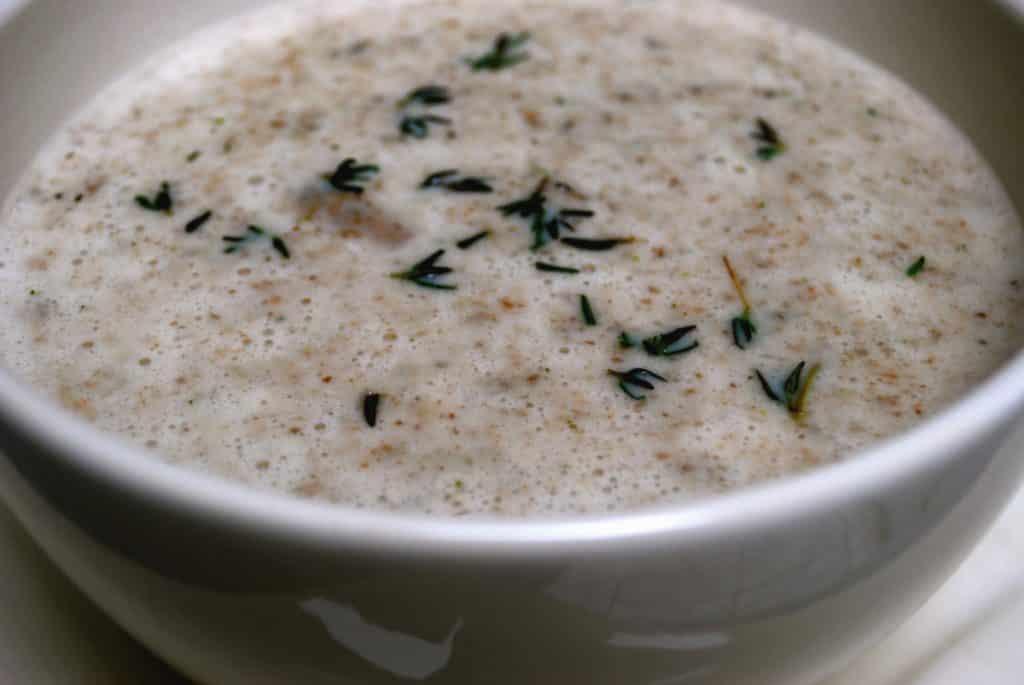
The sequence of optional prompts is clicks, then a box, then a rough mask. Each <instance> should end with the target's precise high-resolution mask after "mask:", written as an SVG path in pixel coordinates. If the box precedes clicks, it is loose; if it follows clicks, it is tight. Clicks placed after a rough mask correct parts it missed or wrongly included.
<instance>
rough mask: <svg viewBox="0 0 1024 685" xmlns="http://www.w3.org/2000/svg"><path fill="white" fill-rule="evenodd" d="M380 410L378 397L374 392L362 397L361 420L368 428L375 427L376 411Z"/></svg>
mask: <svg viewBox="0 0 1024 685" xmlns="http://www.w3.org/2000/svg"><path fill="white" fill-rule="evenodd" d="M379 408H380V395H379V394H377V393H375V392H370V393H367V394H366V395H364V396H363V419H364V420H365V421H366V425H367V426H369V427H370V428H376V427H377V410H378V409H379Z"/></svg>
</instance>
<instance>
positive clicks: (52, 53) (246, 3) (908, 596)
mask: <svg viewBox="0 0 1024 685" xmlns="http://www.w3.org/2000/svg"><path fill="white" fill-rule="evenodd" d="M346 1H347V2H349V4H351V5H352V6H353V7H355V6H356V5H358V4H360V3H361V2H366V1H367V0H338V2H339V3H340V2H346ZM680 1H683V0H680ZM257 4H261V3H257V2H252V1H250V0H179V1H178V2H174V3H167V2H159V1H158V0H77V1H76V2H74V3H68V2H65V0H35V1H34V2H28V3H25V2H21V3H19V4H17V5H16V8H15V9H13V10H8V11H7V12H6V13H5V14H2V15H0V112H2V113H3V116H2V117H0V146H2V149H3V151H4V152H3V155H2V156H0V197H3V196H6V195H7V194H9V193H10V191H11V189H12V187H13V185H14V184H15V182H16V181H17V179H18V178H19V176H20V174H21V173H23V172H24V170H25V169H26V168H27V166H28V165H29V164H30V162H31V160H32V158H33V155H34V152H35V151H36V150H37V149H38V148H39V147H40V146H41V145H42V144H43V143H44V142H45V141H46V140H47V138H48V136H49V135H50V134H51V133H52V132H53V131H54V130H55V129H56V128H57V127H58V126H59V125H60V124H61V122H62V121H64V120H65V119H66V118H67V117H68V116H70V115H71V114H72V113H73V112H75V111H76V110H77V109H78V108H79V107H81V106H82V105H83V104H84V103H85V102H87V100H88V99H89V98H90V96H92V95H94V94H95V93H96V92H97V91H98V90H100V88H101V87H102V86H103V85H104V84H106V83H108V82H110V81H111V80H113V79H114V78H115V77H116V76H118V75H119V74H121V73H122V72H123V71H124V70H125V69H126V68H128V67H130V66H132V65H134V64H136V63H137V62H139V61H140V60H142V59H143V58H145V57H146V56H148V55H150V54H152V53H153V52H154V51H156V50H158V49H161V48H163V47H164V46H166V45H168V44H170V43H172V42H173V41H175V40H177V39H180V38H182V37H184V36H185V35H187V34H188V33H189V32H191V31H192V30H194V29H196V28H198V27H201V26H203V25H206V24H208V23H210V22H213V21H217V20H220V19H223V18H225V17H228V16H231V15H232V14H235V13H238V12H241V11H244V10H247V9H250V8H252V7H253V6H254V5H257ZM746 4H750V5H753V6H755V7H757V8H760V9H762V10H765V11H767V12H769V13H772V14H775V15H777V16H780V17H782V18H784V19H788V20H790V21H792V22H794V23H797V24H802V25H804V26H807V27H809V28H811V29H813V30H816V31H818V32H820V33H822V34H825V35H828V36H830V37H832V38H833V39H835V40H837V41H838V42H840V43H843V44H845V45H847V46H849V47H851V48H853V49H854V50H856V51H858V52H860V53H862V54H865V55H867V56H868V57H870V58H871V59H873V60H874V61H876V62H877V63H880V64H882V65H883V66H885V67H887V68H889V69H890V70H891V71H893V72H895V73H897V74H898V75H900V76H901V77H903V78H904V79H905V80H907V81H909V82H910V83H911V84H912V85H914V86H915V87H917V88H918V89H919V90H920V91H922V92H923V93H924V94H925V95H927V96H928V97H930V98H931V99H932V100H934V101H935V102H936V103H937V104H938V105H939V106H940V108H941V109H943V110H944V111H945V112H946V113H947V114H948V115H949V116H950V117H951V118H952V119H953V120H954V121H955V122H956V123H957V124H958V125H959V126H960V127H961V128H962V129H963V130H965V131H966V132H967V133H968V135H969V136H970V137H971V138H972V139H973V140H974V142H975V143H976V145H978V147H979V148H980V149H981V151H982V152H983V154H984V155H985V156H986V157H987V158H988V160H989V161H990V163H991V164H992V165H993V166H994V167H995V169H996V171H997V172H998V174H999V175H1000V177H1001V178H1002V180H1003V182H1004V183H1005V184H1006V186H1007V189H1008V190H1009V192H1010V194H1011V196H1012V197H1013V198H1014V200H1015V201H1016V202H1017V203H1018V206H1019V204H1020V202H1021V201H1024V154H1022V152H1024V149H1022V143H1020V142H1019V141H1020V140H1021V139H1022V138H1024V119H1021V117H1020V112H1021V111H1024V89H1022V88H1020V83H1019V74H1020V73H1022V72H1024V25H1022V23H1021V17H1020V15H1019V14H1018V13H1017V12H1015V11H1014V10H1013V9H1011V8H1010V7H1009V6H1008V5H1006V4H1004V3H1001V2H998V1H996V0H978V1H976V2H970V3H965V2H962V1H961V0H903V1H902V2H899V3H892V2H890V1H889V0H859V1H858V2H856V3H853V2H848V0H750V1H749V2H748V3H746ZM1022 412H1024V359H1020V358H1018V359H1016V360H1014V361H1013V362H1011V363H1010V364H1008V365H1007V366H1006V367H1005V368H1004V369H1002V370H1001V371H1000V372H999V373H998V374H997V375H995V376H994V377H992V378H991V379H990V380H988V381H987V382H986V383H984V384H983V385H981V386H979V387H978V388H976V389H975V390H974V391H973V392H971V393H970V394H969V395H968V396H966V397H964V398H963V399H962V400H961V401H960V402H959V403H958V404H956V405H955V406H953V407H951V408H949V409H948V410H946V411H944V412H943V413H941V414H940V415H938V416H935V417H933V418H931V419H929V420H928V421H927V422H925V423H924V424H923V425H921V426H920V427H918V428H916V429H915V430H913V431H911V432H908V433H906V434H903V435H900V436H897V437H895V438H893V439H890V440H888V441H885V442H883V443H881V444H879V445H877V446H875V447H873V448H871V449H869V450H866V451H865V452H864V453H862V454H860V455H857V456H856V457H853V458H851V459H849V460H848V461H846V462H844V463H842V464H839V465H835V466H830V467H826V468H822V469H819V470H817V471H815V472H812V473H809V474H806V475H800V476H794V477H790V478H787V479H784V480H780V481H778V482H775V483H770V484H765V485H762V486H758V487H755V488H751V489H749V490H744V491H739V492H735V493H732V494H728V495H724V496H721V497H718V498H715V499H711V500H708V501H701V502H697V503H694V504H692V505H690V506H684V507H674V508H661V509H655V510H649V511H642V512H636V513H629V514H621V515H616V516H602V517H587V518H576V519H562V520H522V521H482V520H450V519H430V518H426V517H414V516H408V515H398V514H389V513H375V512H365V511H356V510H352V509H347V508H344V507H331V506H327V505H321V504H315V503H310V502H304V501H298V500H294V499H288V498H285V497H283V496H277V495H272V494H265V493H260V492H256V491H250V490H247V489H245V488H244V487H242V486H239V485H235V484H232V483H227V482H222V481H219V480H215V479H213V478H209V477H205V476H202V475H197V474H194V473H191V472H188V471H185V470H183V469H177V468H174V467H172V466H168V465H166V464H164V463H162V462H160V461H158V460H156V459H151V458H148V457H146V456H143V455H141V454H140V453H139V451H138V450H136V449H134V448H132V447H130V446H127V445H125V444H123V443H121V442H119V441H117V440H115V439H114V438H111V437H110V436H106V435H103V434H101V433H99V432H98V431H96V430H94V429H93V428H91V427H89V426H88V425H85V424H84V423H83V422H81V421H79V420H78V419H76V418H74V417H72V416H70V415H68V414H66V413H65V412H63V411H62V410H60V409H58V408H56V407H55V406H54V405H53V404H51V403H49V402H47V401H45V400H43V399H41V398H40V397H38V396H36V395H35V394H34V393H33V392H32V391H31V390H30V389H29V388H26V387H23V386H21V385H19V384H18V382H17V381H15V380H14V379H13V378H12V377H11V376H9V375H8V374H7V373H4V372H0V452H2V455H3V456H2V457H0V495H2V498H3V500H4V502H5V503H6V504H7V505H8V506H9V507H10V508H11V510H12V511H13V512H14V513H15V515H16V516H17V518H18V519H19V520H20V521H21V522H22V524H23V525H24V526H25V528H26V529H27V530H28V531H29V532H30V533H31V535H32V536H33V537H34V538H35V540H36V541H37V542H38V543H39V544H40V546H41V547H42V548H43V549H44V550H45V551H46V553H47V554H48V555H49V556H50V557H51V558H52V559H53V560H54V561H55V562H56V563H57V565H58V566H60V568H61V569H63V571H64V572H65V573H66V574H67V575H68V576H69V577H70V578H71V579H72V580H73V581H74V582H75V583H76V584H77V585H78V586H79V587H80V588H81V589H82V590H83V591H85V593H86V594H88V595H89V596H90V597H91V598H92V599H93V600H94V601H95V602H96V603H97V604H98V605H99V606H100V607H102V608H103V610H104V611H106V612H107V613H108V614H109V615H110V616H111V617H113V618H114V620H116V621H117V622H118V623H119V624H120V625H122V626H123V627H124V628H125V629H126V630H127V631H128V632H129V633H131V634H132V635H133V636H135V637H136V638H137V639H139V640H140V641H141V642H143V643H144V644H146V645H147V646H149V647H150V648H151V649H152V650H153V651H154V652H156V653H157V654H158V655H160V656H161V657H163V658H164V659H165V660H167V661H168V662H169V663H170V664H172V665H173V666H175V667H177V668H178V669H180V670H181V671H182V672H183V673H185V674H187V675H188V676H189V677H191V678H193V679H195V680H197V681H199V682H205V683H216V684H218V685H230V684H232V683H244V684H245V685H260V684H263V683H306V684H318V683H332V684H335V685H336V684H338V683H352V684H354V683H398V682H416V681H429V682H431V683H480V682H487V683H489V684H499V683H517V684H518V683H559V684H567V683H587V684H601V683H620V684H625V685H676V684H683V683H686V684H690V683H697V684H704V685H707V684H715V683H727V684H729V685H744V684H748V683H749V684H755V683H756V685H804V684H810V683H814V682H817V681H819V680H820V679H822V678H823V677H825V676H827V675H828V674H830V673H832V672H834V671H836V670H837V669H840V668H841V667H842V666H843V665H845V664H846V663H847V662H849V661H850V660H851V659H853V658H854V657H855V656H856V655H858V654H859V653H861V652H862V651H864V650H865V649H867V648H868V647H869V646H870V645H872V644H873V643H875V642H877V641H878V640H880V639H882V638H884V637H885V635H886V634H887V633H888V632H889V631H891V630H892V629H893V628H894V627H896V626H897V625H899V624H900V622H902V621H904V620H905V619H906V618H907V617H908V616H910V615H911V614H912V613H913V612H914V611H915V609H917V608H918V607H919V606H920V605H921V604H922V603H923V602H924V601H925V600H926V599H927V598H928V596H929V595H930V594H932V593H933V592H934V591H935V590H936V589H937V587H938V586H939V585H940V584H941V583H942V582H943V581H944V580H945V579H946V578H947V577H948V576H949V575H950V574H951V573H952V572H953V571H954V570H955V568H956V567H957V565H958V564H959V563H960V562H961V560H962V559H963V558H964V557H965V555H966V554H967V553H968V552H969V551H970V549H971V548H972V546H973V545H974V544H975V542H976V541H977V540H978V539H979V537H980V535H981V534H982V533H983V532H984V530H985V529H986V527H987V526H989V525H990V523H991V522H992V521H993V519H994V517H995V516H996V515H997V514H998V513H999V511H1000V510H1001V509H1002V507H1003V506H1004V505H1005V503H1006V502H1007V501H1008V499H1009V497H1010V495H1011V494H1012V492H1013V491H1014V489H1015V488H1016V486H1017V484H1018V482H1019V480H1020V477H1021V472H1022V469H1024V463H1022V460H1021V458H1020V454H1019V452H1018V450H1017V449H1015V447H1014V445H1015V444H1017V443H1018V442H1019V440H1015V434H1021V435H1019V436H1018V437H1024V431H1021V430H1020V424H1019V421H1018V419H1019V417H1020V416H1021V414H1022Z"/></svg>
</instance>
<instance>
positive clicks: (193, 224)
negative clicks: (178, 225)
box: [185, 210, 213, 233]
mask: <svg viewBox="0 0 1024 685" xmlns="http://www.w3.org/2000/svg"><path fill="white" fill-rule="evenodd" d="M212 216H213V212H212V211H210V210H206V211H205V212H203V213H202V214H200V215H199V216H197V217H196V218H195V219H192V221H190V222H188V223H187V224H185V233H195V232H196V231H198V230H199V229H200V228H202V227H203V224H205V223H206V222H207V221H209V220H210V217H212Z"/></svg>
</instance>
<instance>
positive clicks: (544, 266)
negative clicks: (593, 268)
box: [534, 262, 580, 274]
mask: <svg viewBox="0 0 1024 685" xmlns="http://www.w3.org/2000/svg"><path fill="white" fill-rule="evenodd" d="M534 266H536V267H537V271H547V272H548V273H553V274H578V273H579V272H580V270H579V269H576V268H573V267H571V266H558V265H557V264H548V263H547V262H537V263H536V264H535V265H534Z"/></svg>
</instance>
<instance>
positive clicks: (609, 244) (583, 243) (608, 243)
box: [562, 238, 633, 252]
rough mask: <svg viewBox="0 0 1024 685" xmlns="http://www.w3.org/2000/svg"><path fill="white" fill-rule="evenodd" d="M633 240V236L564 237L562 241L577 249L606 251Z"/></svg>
mask: <svg viewBox="0 0 1024 685" xmlns="http://www.w3.org/2000/svg"><path fill="white" fill-rule="evenodd" d="M631 242H633V238H597V239H593V238H562V243H563V244H565V245H568V246H569V247H574V248H576V249H577V250H588V251H590V252H606V251H608V250H612V249H614V248H616V247H618V246H619V245H624V244H626V243H631Z"/></svg>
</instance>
